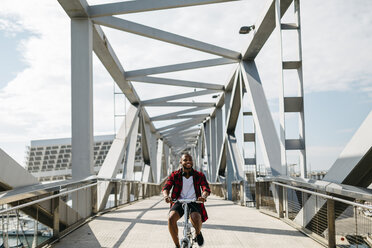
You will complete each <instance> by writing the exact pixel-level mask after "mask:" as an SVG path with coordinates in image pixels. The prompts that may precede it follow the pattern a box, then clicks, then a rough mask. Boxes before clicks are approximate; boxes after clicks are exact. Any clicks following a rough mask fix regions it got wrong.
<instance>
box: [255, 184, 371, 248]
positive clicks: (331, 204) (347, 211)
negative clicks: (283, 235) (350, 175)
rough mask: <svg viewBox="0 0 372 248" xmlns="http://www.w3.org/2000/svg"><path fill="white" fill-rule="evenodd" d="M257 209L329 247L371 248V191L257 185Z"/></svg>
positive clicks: (347, 187)
mask: <svg viewBox="0 0 372 248" xmlns="http://www.w3.org/2000/svg"><path fill="white" fill-rule="evenodd" d="M256 201H257V202H256V207H257V208H258V209H260V211H262V212H264V213H267V214H270V215H273V216H275V217H278V218H281V219H282V220H284V221H285V222H287V223H288V224H290V225H292V226H294V227H296V228H297V229H299V230H300V231H302V232H304V233H306V234H307V235H309V236H310V237H312V238H314V239H315V240H317V241H318V242H320V243H322V244H324V245H326V246H328V247H363V248H364V247H372V206H371V205H372V191H371V190H369V189H364V188H358V187H352V186H346V185H340V184H334V183H328V182H324V181H317V182H306V181H301V180H300V179H293V178H292V179H290V178H280V177H278V178H266V179H264V180H261V181H259V182H257V183H256Z"/></svg>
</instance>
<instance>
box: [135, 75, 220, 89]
mask: <svg viewBox="0 0 372 248" xmlns="http://www.w3.org/2000/svg"><path fill="white" fill-rule="evenodd" d="M131 80H132V81H134V82H141V83H151V84H161V85H173V86H182V87H190V88H203V89H210V90H220V91H222V90H223V85H220V84H210V83H201V82H194V81H186V80H179V79H170V78H159V77H134V78H131Z"/></svg>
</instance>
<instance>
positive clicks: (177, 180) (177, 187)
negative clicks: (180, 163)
mask: <svg viewBox="0 0 372 248" xmlns="http://www.w3.org/2000/svg"><path fill="white" fill-rule="evenodd" d="M182 173H183V170H182V168H181V169H179V170H176V171H173V172H172V174H171V175H170V176H169V177H168V180H167V181H166V182H165V185H164V187H163V191H164V190H168V191H170V190H171V189H172V187H173V190H172V194H171V198H172V199H178V198H179V197H180V195H181V191H182V183H183V181H182ZM191 176H193V180H194V189H195V195H196V198H198V197H200V196H201V193H202V192H204V191H206V192H208V193H210V192H211V190H210V189H209V184H208V182H207V179H206V178H205V175H204V173H203V172H199V171H196V170H194V169H191ZM173 204H174V203H171V207H172V206H173ZM200 205H201V217H202V222H204V221H206V220H207V219H208V215H207V211H206V209H205V206H204V204H200Z"/></svg>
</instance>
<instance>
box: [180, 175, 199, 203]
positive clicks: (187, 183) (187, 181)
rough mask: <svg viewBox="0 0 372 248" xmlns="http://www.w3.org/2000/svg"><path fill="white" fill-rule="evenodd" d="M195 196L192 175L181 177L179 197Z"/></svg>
mask: <svg viewBox="0 0 372 248" xmlns="http://www.w3.org/2000/svg"><path fill="white" fill-rule="evenodd" d="M194 198H196V195H195V188H194V179H193V177H192V176H191V177H189V178H186V177H182V191H181V196H180V199H194Z"/></svg>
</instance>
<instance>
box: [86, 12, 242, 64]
mask: <svg viewBox="0 0 372 248" xmlns="http://www.w3.org/2000/svg"><path fill="white" fill-rule="evenodd" d="M92 20H93V22H94V23H96V24H100V25H103V26H107V27H110V28H115V29H118V30H122V31H126V32H129V33H133V34H137V35H141V36H144V37H148V38H151V39H155V40H160V41H164V42H168V43H171V44H174V45H179V46H183V47H187V48H191V49H195V50H198V51H202V52H206V53H210V54H214V55H217V56H221V57H225V58H230V59H235V60H239V59H240V58H241V54H240V53H239V52H235V51H232V50H229V49H226V48H222V47H219V46H215V45H211V44H208V43H205V42H202V41H198V40H194V39H190V38H187V37H184V36H181V35H177V34H173V33H170V32H166V31H163V30H160V29H156V28H152V27H149V26H145V25H142V24H138V23H135V22H130V21H127V20H124V19H120V18H117V17H113V16H104V17H97V18H93V19H92Z"/></svg>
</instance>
